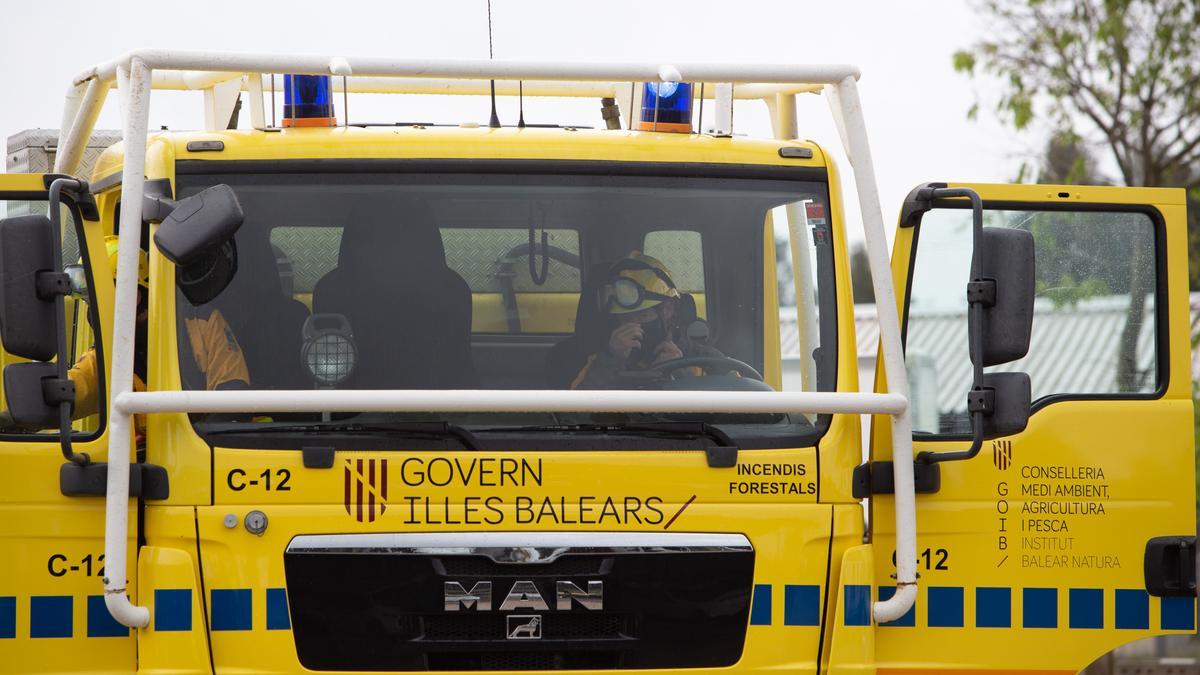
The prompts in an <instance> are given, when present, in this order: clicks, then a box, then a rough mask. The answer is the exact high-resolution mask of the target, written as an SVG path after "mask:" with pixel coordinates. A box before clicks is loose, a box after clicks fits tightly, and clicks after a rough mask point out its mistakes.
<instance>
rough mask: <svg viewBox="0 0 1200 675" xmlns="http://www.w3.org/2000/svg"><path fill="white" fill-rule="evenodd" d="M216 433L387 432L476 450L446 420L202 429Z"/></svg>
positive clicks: (468, 435) (476, 445)
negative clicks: (451, 442)
mask: <svg viewBox="0 0 1200 675" xmlns="http://www.w3.org/2000/svg"><path fill="white" fill-rule="evenodd" d="M205 433H206V434H208V435H212V436H218V435H226V434H311V433H325V434H388V435H404V436H423V437H427V438H451V439H454V440H456V441H458V442H459V444H461V445H462V446H463V448H465V449H467V450H478V449H479V443H478V441H477V439H476V438H475V434H473V433H471V432H470V431H468V430H466V429H464V428H463V427H460V426H459V425H457V424H451V423H449V422H369V423H364V422H311V423H309V424H285V425H264V424H246V425H239V426H238V427H236V428H225V429H215V430H212V431H207V432H205Z"/></svg>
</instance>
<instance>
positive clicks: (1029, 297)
mask: <svg viewBox="0 0 1200 675" xmlns="http://www.w3.org/2000/svg"><path fill="white" fill-rule="evenodd" d="M978 252H979V255H980V256H981V257H980V267H981V270H980V276H981V277H982V278H983V279H990V280H992V281H994V282H995V291H996V299H995V302H994V303H993V304H991V305H990V306H988V305H985V306H984V307H983V365H984V366H995V365H999V364H1001V363H1008V362H1009V361H1013V360H1016V359H1019V358H1021V357H1023V356H1025V354H1027V353H1028V352H1029V336H1030V333H1031V331H1032V329H1033V291H1034V281H1035V261H1034V252H1033V234H1032V233H1030V232H1028V231H1026V230H1014V229H1011V228H1006V227H985V228H983V235H982V241H981V242H980V246H979V251H978ZM968 316H969V317H970V318H971V319H973V318H974V312H971V313H969V315H968ZM974 323H975V322H974V321H973V320H972V321H970V323H969V324H968V325H969V330H970V331H971V332H972V333H973V332H974V331H975V330H977V327H976V326H975V325H974ZM975 359H976V354H975V352H974V349H972V350H971V361H972V362H974V361H975Z"/></svg>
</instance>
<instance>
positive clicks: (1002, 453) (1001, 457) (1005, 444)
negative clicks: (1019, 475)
mask: <svg viewBox="0 0 1200 675" xmlns="http://www.w3.org/2000/svg"><path fill="white" fill-rule="evenodd" d="M992 464H995V465H996V468H997V469H1000V470H1001V471H1004V470H1005V469H1007V468H1008V467H1010V466H1012V441H992Z"/></svg>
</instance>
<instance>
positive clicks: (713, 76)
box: [55, 50, 916, 628]
mask: <svg viewBox="0 0 1200 675" xmlns="http://www.w3.org/2000/svg"><path fill="white" fill-rule="evenodd" d="M268 73H306V74H322V75H323V74H329V75H337V76H347V77H349V76H350V75H353V76H355V77H356V78H393V79H395V78H415V79H444V80H457V81H468V82H470V81H475V82H482V81H486V80H491V79H497V80H502V81H505V80H508V81H515V80H520V81H532V82H531V83H530V84H529V85H526V86H532V87H534V90H537V87H545V89H546V90H549V89H551V88H553V85H550V84H535V83H537V82H540V83H581V82H583V83H592V84H588V85H578V86H577V88H578V89H588V91H587V95H593V96H594V95H595V92H596V91H597V90H598V89H597V88H596V87H599V90H600V91H608V89H606V87H609V86H611V85H612V83H614V82H617V83H626V84H627V83H629V82H634V83H636V82H642V81H655V80H658V79H659V78H660V77H661V76H662V74H663V73H670V74H671V77H676V76H677V77H678V78H679V79H680V81H686V82H705V83H713V84H723V85H728V84H731V83H732V84H736V85H737V86H734V87H733V90H734V93H733V96H738V92H739V91H740V92H741V94H742V95H743V96H747V97H751V96H752V97H756V98H763V99H767V98H769V97H770V98H774V97H775V96H776V95H777V94H790V93H797V92H801V91H816V90H817V89H818V88H820V87H821V85H826V86H825V87H824V92H825V93H826V95H827V96H828V97H829V99H830V104H831V110H832V112H833V116H834V119H835V122H836V123H837V126H838V130H839V132H841V134H842V140H843V143H844V144H845V145H846V151H847V154H848V155H849V156H850V164H851V168H852V169H853V173H854V177H855V183H856V185H857V188H858V198H859V203H860V206H861V211H862V217H863V232H864V235H865V238H866V248H867V256H868V260H869V262H870V268H871V277H872V282H873V284H874V290H875V298H876V300H877V302H876V305H875V306H876V309H877V311H878V313H879V332H880V341H881V344H882V347H883V360H884V365H885V367H886V373H887V383H888V391H889V393H887V394H866V393H855V392H840V393H839V392H830V393H823V392H806V393H775V392H768V393H759V392H632V393H630V392H564V391H488V390H480V391H382V392H369V391H275V392H269V391H250V392H192V391H178V392H144V393H136V392H133V391H132V383H133V350H134V328H135V311H136V307H135V305H136V297H137V296H136V291H137V278H136V270H137V255H138V249H139V248H140V245H141V242H140V241H139V240H140V236H141V214H140V212H139V209H136V208H131V209H124V210H122V212H121V223H120V225H121V228H120V229H121V240H120V245H119V247H118V252H117V259H118V265H117V284H116V306H115V309H114V313H113V324H114V325H113V348H112V352H113V354H112V375H111V385H110V386H111V390H112V392H111V393H112V403H111V408H110V411H109V420H110V422H109V424H110V428H109V451H108V462H109V468H108V486H107V488H108V490H107V498H106V520H105V538H104V548H105V562H106V565H105V571H106V574H107V576H106V577H105V579H104V585H105V589H104V598H105V604H106V605H107V606H108V609H109V611H110V612H111V613H112V615H113V616H114V617H115V618H116V619H117V621H119V622H120V623H122V624H124V625H126V626H131V627H138V628H140V627H145V626H147V625H148V624H149V621H150V612H149V610H147V609H146V608H145V607H138V606H134V605H133V604H132V603H130V601H129V598H128V596H127V595H126V588H125V574H126V559H125V554H126V547H127V544H128V541H127V539H128V528H127V525H128V517H129V513H128V507H129V456H130V450H131V448H130V441H131V438H130V436H131V433H130V432H131V426H132V415H133V414H134V413H142V412H237V411H241V412H245V411H254V410H265V409H268V408H269V409H270V410H271V411H279V412H287V411H352V410H387V411H395V412H409V411H425V412H427V411H472V412H492V411H523V412H528V411H544V412H558V411H562V412H567V411H604V412H645V411H663V412H666V411H671V412H796V413H803V412H808V413H865V414H887V415H890V416H891V418H892V447H893V459H894V460H895V461H894V471H895V473H894V478H895V492H896V558H897V561H896V562H897V564H896V570H897V589H896V593H895V595H894V596H893V597H891V598H890V599H888V600H885V601H881V602H876V603H875V605H874V612H873V613H874V617H875V620H876V621H877V622H880V623H883V622H887V621H892V620H895V619H897V618H899V617H900V616H902V615H903V614H904V613H905V612H906V611H908V609H909V608H910V607H911V606H912V604H913V601H914V600H915V598H916V513H915V495H914V492H913V476H912V458H913V455H912V430H911V423H910V420H909V413H908V378H907V373H906V372H905V369H904V355H903V351H902V346H901V343H900V323H899V317H898V315H897V312H896V304H895V303H896V295H895V291H894V288H893V284H892V278H891V272H890V269H889V265H888V253H887V239H886V237H885V234H884V227H883V214H882V210H881V209H880V205H879V195H878V190H877V188H876V184H875V173H874V167H873V165H872V162H871V151H870V146H869V144H868V142H867V135H866V123H865V121H864V119H863V113H862V106H861V103H860V101H859V97H858V88H857V84H856V82H855V81H856V80H857V78H858V76H859V71H858V69H857V68H856V67H854V66H849V65H730V64H703V63H687V64H659V63H543V62H533V61H484V60H478V59H475V60H426V59H389V58H357V57H356V58H345V57H338V56H304V55H270V54H237V53H235V54H230V53H217V52H190V51H174V50H137V51H134V52H130V53H129V54H126V55H124V56H122V57H120V58H118V59H116V60H114V61H111V62H109V63H105V64H101V65H99V66H95V67H92V68H89V69H87V70H85V71H83V72H81V73H80V74H79V75H77V76H76V77H75V79H74V80H73V81H72V86H71V87H70V88H69V89H68V96H67V101H66V109H65V111H64V124H63V129H64V132H63V138H62V144H61V145H60V146H59V154H58V161H57V162H56V166H55V170H56V171H57V172H61V173H73V172H74V171H75V170H76V168H77V167H78V160H79V157H80V156H82V151H83V146H84V145H86V141H87V139H88V138H89V136H90V135H91V133H92V129H93V127H94V125H95V121H96V117H97V115H98V114H99V110H100V107H101V106H102V105H103V103H104V99H105V96H106V93H107V90H108V89H109V87H110V86H111V85H112V83H113V81H116V83H117V87H118V89H119V91H120V96H121V101H122V104H123V105H122V108H123V110H124V113H125V128H124V142H125V159H124V162H125V164H124V168H123V171H122V182H123V186H124V187H123V190H124V194H123V197H122V199H123V201H124V202H125V203H126V204H140V203H141V201H142V187H143V186H142V183H143V178H144V168H145V160H146V138H147V120H148V115H149V105H150V93H151V90H152V89H153V88H156V87H155V85H156V84H158V85H160V86H159V87H158V88H174V89H189V88H208V87H213V86H216V85H217V84H220V83H222V82H227V81H228V80H230V79H233V78H234V77H239V76H240V75H245V74H249V75H251V77H254V76H257V77H260V78H261V76H262V75H263V74H268ZM222 74H225V75H222ZM156 78H157V79H156ZM336 79H337V78H335V81H336ZM350 81H351V80H349V79H348V80H347V86H350V85H349V82H350ZM356 81H357V82H358V83H360V84H361V85H362V86H363V87H376V88H378V89H379V90H383V89H386V88H385V87H384V86H383V85H382V84H380V83H379V82H377V81H375V80H356ZM597 83H599V84H597ZM604 83H607V84H604ZM243 86H245V85H243ZM249 86H250V88H251V90H252V91H253V90H255V89H259V90H261V80H260V82H258V83H249ZM407 86H410V87H414V88H416V87H417V85H416V84H415V83H411V82H410V83H409V84H408V85H407ZM478 86H479V85H478V84H474V83H471V84H466V85H454V86H450V85H445V84H434V85H432V86H430V88H431V89H435V90H438V91H431V92H430V93H451V91H450V90H454V89H459V90H465V91H463V92H462V93H474V90H475V88H476V87H478ZM560 86H562V85H560ZM398 88H400V87H398ZM589 88H590V89H589ZM565 89H566V90H567V91H572V87H571V86H569V85H567V86H565ZM712 89H713V90H714V93H715V90H716V87H713V88H712ZM354 90H355V89H354V88H353V87H351V91H354ZM363 90H364V91H365V90H366V89H363ZM613 91H615V89H614V90H613ZM455 93H457V92H455ZM547 95H560V96H561V95H570V94H564V93H561V92H560V93H553V94H551V93H549V91H547ZM581 95H582V94H581ZM252 107H253V106H252ZM68 118H69V123H67V120H68Z"/></svg>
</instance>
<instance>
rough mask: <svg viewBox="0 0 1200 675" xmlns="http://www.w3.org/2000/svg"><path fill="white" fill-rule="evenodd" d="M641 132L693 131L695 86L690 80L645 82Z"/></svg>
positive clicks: (684, 132) (686, 132) (639, 127)
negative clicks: (693, 89) (693, 92)
mask: <svg viewBox="0 0 1200 675" xmlns="http://www.w3.org/2000/svg"><path fill="white" fill-rule="evenodd" d="M638 129H641V130H642V131H669V132H672V133H678V134H690V133H691V132H692V85H691V84H690V83H688V82H646V83H645V84H644V88H643V91H642V120H641V122H639V123H638Z"/></svg>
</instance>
